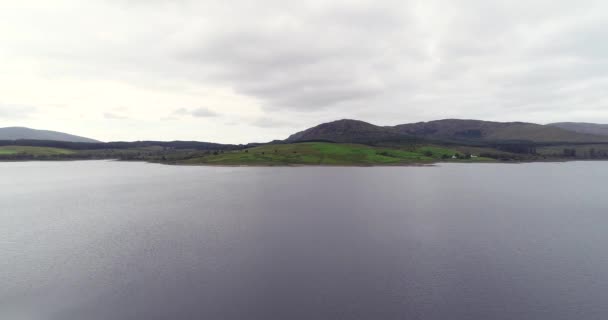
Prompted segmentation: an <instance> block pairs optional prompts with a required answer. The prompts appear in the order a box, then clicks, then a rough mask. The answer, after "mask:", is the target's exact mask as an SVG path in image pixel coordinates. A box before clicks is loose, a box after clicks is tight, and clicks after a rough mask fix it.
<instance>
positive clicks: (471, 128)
mask: <svg viewBox="0 0 608 320" xmlns="http://www.w3.org/2000/svg"><path fill="white" fill-rule="evenodd" d="M413 139H427V140H435V141H450V142H458V141H460V142H466V141H478V142H499V141H529V142H545V143H547V142H608V137H604V136H599V135H593V134H587V133H579V132H573V131H569V130H565V129H562V128H559V127H556V126H546V125H540V124H535V123H525V122H492V121H481V120H460V119H445V120H437V121H429V122H418V123H410V124H402V125H397V126H392V127H382V126H376V125H373V124H370V123H367V122H363V121H358V120H338V121H334V122H329V123H324V124H321V125H318V126H316V127H313V128H310V129H307V130H304V131H301V132H298V133H296V134H293V135H292V136H290V137H289V138H287V140H286V141H287V142H295V141H309V140H327V141H333V142H359V143H365V142H382V141H394V140H413Z"/></svg>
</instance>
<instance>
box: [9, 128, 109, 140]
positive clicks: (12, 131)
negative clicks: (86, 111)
mask: <svg viewBox="0 0 608 320" xmlns="http://www.w3.org/2000/svg"><path fill="white" fill-rule="evenodd" d="M0 140H52V141H68V142H89V143H92V142H99V141H97V140H94V139H89V138H85V137H80V136H75V135H72V134H67V133H63V132H57V131H49V130H36V129H30V128H25V127H7V128H0Z"/></svg>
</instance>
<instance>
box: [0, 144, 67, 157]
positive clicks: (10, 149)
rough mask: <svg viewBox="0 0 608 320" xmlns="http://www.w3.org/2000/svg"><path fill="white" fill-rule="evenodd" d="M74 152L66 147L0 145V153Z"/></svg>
mask: <svg viewBox="0 0 608 320" xmlns="http://www.w3.org/2000/svg"><path fill="white" fill-rule="evenodd" d="M74 153H75V152H74V151H72V150H68V149H60V148H48V147H25V146H0V155H18V154H27V155H32V156H53V155H69V154H74Z"/></svg>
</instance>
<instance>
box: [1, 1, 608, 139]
mask: <svg viewBox="0 0 608 320" xmlns="http://www.w3.org/2000/svg"><path fill="white" fill-rule="evenodd" d="M343 118H350V119H360V120H364V121H367V122H371V123H374V124H378V125H395V124H400V123H409V122H418V121H429V120H437V119H445V118H466V119H483V120H493V121H527V122H536V123H550V122H558V121H581V122H600V123H608V2H607V1H585V0H582V1H570V0H567V1H566V0H547V1H545V0H526V1H519V0H513V1H490V0H450V1H448V0H445V1H439V0H412V1H409V0H399V1H391V0H363V1H358V0H350V1H334V0H319V1H317V0H300V1H285V0H252V1H245V0H243V1H237V0H221V1H210V0H87V1H82V0H53V1H48V0H39V1H32V0H20V1H13V0H0V127H6V126H27V127H32V128H37V129H47V130H57V131H63V132H68V133H72V134H78V135H82V136H87V137H91V138H95V139H99V140H103V141H132V140H198V141H213V142H223V143H247V142H254V141H255V142H264V141H270V140H273V139H284V138H286V137H287V136H288V135H290V134H291V133H294V132H296V131H300V130H303V129H306V128H308V127H311V126H314V125H317V124H319V123H322V122H327V121H332V120H337V119H343Z"/></svg>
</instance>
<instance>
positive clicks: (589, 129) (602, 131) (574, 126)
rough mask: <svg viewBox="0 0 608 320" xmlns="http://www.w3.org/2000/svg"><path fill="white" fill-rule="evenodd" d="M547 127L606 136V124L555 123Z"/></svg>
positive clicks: (607, 129) (607, 126) (607, 130)
mask: <svg viewBox="0 0 608 320" xmlns="http://www.w3.org/2000/svg"><path fill="white" fill-rule="evenodd" d="M548 126H552V127H558V128H562V129H565V130H569V131H574V132H579V133H586V134H594V135H599V136H608V124H598V123H586V122H557V123H550V124H548Z"/></svg>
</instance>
